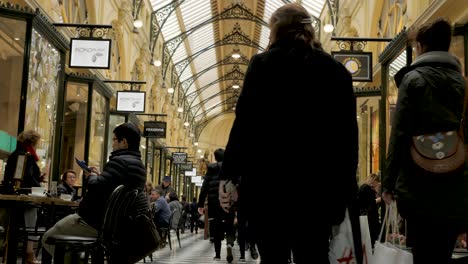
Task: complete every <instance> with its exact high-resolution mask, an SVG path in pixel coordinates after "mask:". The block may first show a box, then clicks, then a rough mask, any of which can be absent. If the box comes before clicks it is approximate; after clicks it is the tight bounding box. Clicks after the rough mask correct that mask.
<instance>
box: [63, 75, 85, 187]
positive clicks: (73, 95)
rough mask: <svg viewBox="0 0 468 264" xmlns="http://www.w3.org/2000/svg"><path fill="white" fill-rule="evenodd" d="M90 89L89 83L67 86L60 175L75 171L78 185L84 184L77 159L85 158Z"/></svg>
mask: <svg viewBox="0 0 468 264" xmlns="http://www.w3.org/2000/svg"><path fill="white" fill-rule="evenodd" d="M88 89H89V85H88V84H87V83H73V82H68V83H67V86H66V98H65V107H64V109H65V117H64V121H63V122H64V123H63V124H64V125H63V138H62V144H61V150H62V151H61V154H62V155H61V156H62V158H61V164H60V174H62V173H63V172H64V171H65V170H68V169H72V170H74V171H75V172H76V173H77V175H78V179H77V180H76V184H77V185H81V183H82V174H83V171H82V170H81V168H80V167H79V166H78V165H77V164H76V162H75V157H76V158H78V159H80V160H83V159H84V158H85V142H86V118H87V116H88Z"/></svg>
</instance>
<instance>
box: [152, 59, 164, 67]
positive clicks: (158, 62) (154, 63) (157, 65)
mask: <svg viewBox="0 0 468 264" xmlns="http://www.w3.org/2000/svg"><path fill="white" fill-rule="evenodd" d="M153 65H154V66H156V67H161V65H162V63H161V61H160V60H153Z"/></svg>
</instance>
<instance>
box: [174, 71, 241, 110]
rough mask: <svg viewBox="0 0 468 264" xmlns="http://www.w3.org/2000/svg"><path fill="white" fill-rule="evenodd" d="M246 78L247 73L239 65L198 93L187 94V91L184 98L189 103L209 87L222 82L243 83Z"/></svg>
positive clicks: (197, 91)
mask: <svg viewBox="0 0 468 264" xmlns="http://www.w3.org/2000/svg"><path fill="white" fill-rule="evenodd" d="M244 77H245V73H244V72H243V71H241V69H240V67H239V65H234V67H232V70H231V71H230V72H228V73H226V74H225V75H224V76H222V77H220V78H218V79H216V80H214V81H212V82H211V83H209V84H207V85H205V86H203V87H201V88H200V89H198V90H196V91H193V92H191V93H189V94H186V93H187V91H185V93H184V95H183V97H184V98H186V100H187V102H189V101H190V100H192V101H193V99H194V98H195V97H196V96H199V95H200V94H201V93H202V92H203V91H204V90H206V89H208V88H209V87H211V86H212V85H214V84H216V83H219V82H222V81H242V80H244Z"/></svg>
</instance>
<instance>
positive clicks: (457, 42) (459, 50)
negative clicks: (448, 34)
mask: <svg viewBox="0 0 468 264" xmlns="http://www.w3.org/2000/svg"><path fill="white" fill-rule="evenodd" d="M450 52H451V53H452V54H453V55H455V56H456V57H457V58H458V60H459V61H460V63H461V64H462V72H463V73H465V69H466V68H465V67H466V65H465V59H464V58H465V41H464V37H463V36H455V37H453V38H452V43H451V46H450Z"/></svg>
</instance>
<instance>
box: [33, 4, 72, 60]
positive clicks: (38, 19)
mask: <svg viewBox="0 0 468 264" xmlns="http://www.w3.org/2000/svg"><path fill="white" fill-rule="evenodd" d="M33 23H34V25H35V27H36V28H37V29H38V30H40V31H42V32H43V33H44V34H46V36H47V37H48V38H49V40H50V41H51V42H53V44H54V46H56V47H57V48H58V49H59V50H61V51H62V52H65V51H66V50H67V49H69V47H70V45H69V41H68V39H67V38H66V37H65V36H64V35H63V34H62V33H61V32H60V31H58V29H57V28H56V27H54V26H53V25H52V22H51V21H50V20H49V18H47V17H46V16H45V15H44V14H43V13H42V12H41V11H40V10H39V8H38V9H36V12H35V17H34V19H33Z"/></svg>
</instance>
